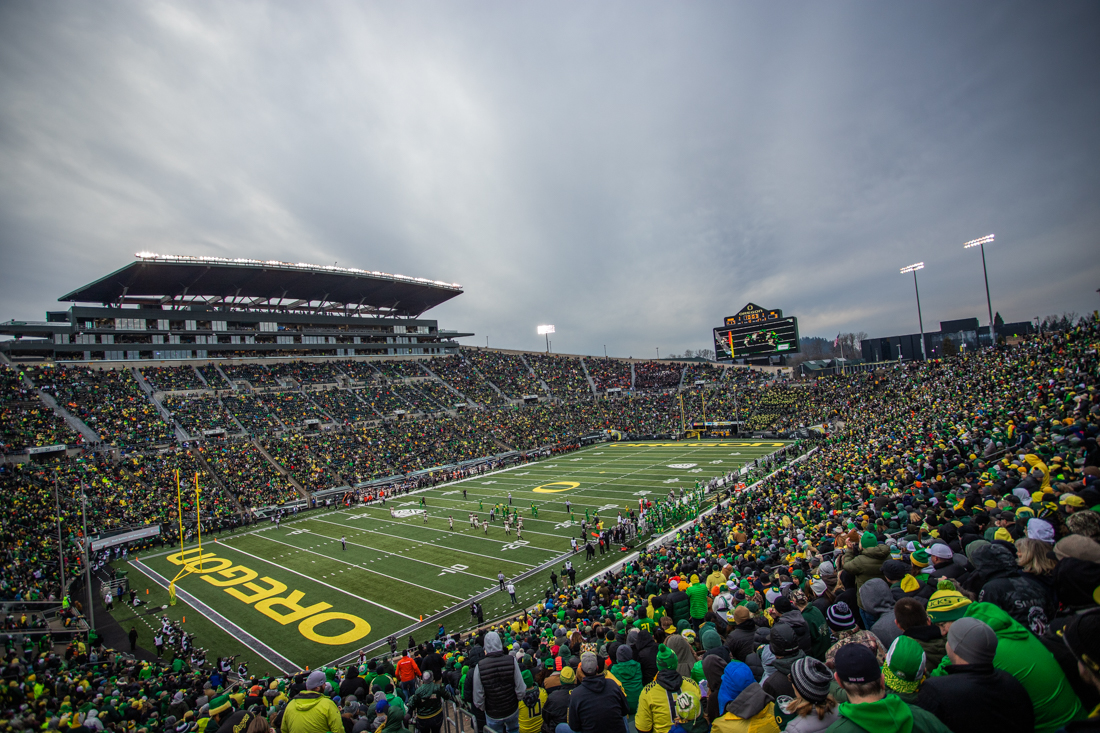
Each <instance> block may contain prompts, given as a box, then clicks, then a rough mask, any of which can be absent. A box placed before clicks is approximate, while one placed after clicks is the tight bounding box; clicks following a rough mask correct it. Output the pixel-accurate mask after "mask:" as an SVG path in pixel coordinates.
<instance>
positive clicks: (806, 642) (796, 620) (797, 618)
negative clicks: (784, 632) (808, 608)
mask: <svg viewBox="0 0 1100 733" xmlns="http://www.w3.org/2000/svg"><path fill="white" fill-rule="evenodd" d="M775 623H776V624H780V623H785V624H787V625H788V626H790V627H791V629H792V630H793V631H794V635H795V638H796V639H797V640H798V648H799V649H801V650H802V651H804V652H809V651H810V625H809V624H808V623H806V618H805V617H804V616H803V615H802V612H801V611H799V610H798V609H797V608H792V609H791V610H790V611H787V612H786V613H784V614H783V615H781V616H780V617H779V618H777V619H776V620H775ZM772 628H775V626H774V624H773V626H772Z"/></svg>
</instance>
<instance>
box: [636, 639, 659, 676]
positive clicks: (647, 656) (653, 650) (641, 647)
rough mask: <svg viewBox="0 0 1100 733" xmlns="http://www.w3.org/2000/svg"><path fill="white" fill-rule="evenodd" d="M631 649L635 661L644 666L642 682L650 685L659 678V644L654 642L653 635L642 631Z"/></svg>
mask: <svg viewBox="0 0 1100 733" xmlns="http://www.w3.org/2000/svg"><path fill="white" fill-rule="evenodd" d="M631 647H632V648H633V651H634V660H635V661H636V662H638V664H640V665H641V666H642V682H643V683H645V684H647V685H648V684H649V683H650V682H652V681H653V678H654V677H656V676H657V642H655V641H653V634H651V633H649V632H648V631H646V630H645V629H642V630H641V631H639V632H638V636H637V637H635V639H634V643H633V644H631Z"/></svg>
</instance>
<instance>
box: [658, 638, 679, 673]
mask: <svg viewBox="0 0 1100 733" xmlns="http://www.w3.org/2000/svg"><path fill="white" fill-rule="evenodd" d="M679 663H680V661H679V659H677V658H676V652H674V651H672V650H671V649H669V648H668V647H667V646H665V645H664V644H661V645H660V646H659V647H657V669H676V666H677V665H678V664H679Z"/></svg>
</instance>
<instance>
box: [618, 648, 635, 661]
mask: <svg viewBox="0 0 1100 733" xmlns="http://www.w3.org/2000/svg"><path fill="white" fill-rule="evenodd" d="M633 659H634V651H633V650H632V649H631V648H630V645H628V644H623V645H622V646H620V647H619V648H618V649H617V650H616V651H615V661H616V662H629V661H632V660H633Z"/></svg>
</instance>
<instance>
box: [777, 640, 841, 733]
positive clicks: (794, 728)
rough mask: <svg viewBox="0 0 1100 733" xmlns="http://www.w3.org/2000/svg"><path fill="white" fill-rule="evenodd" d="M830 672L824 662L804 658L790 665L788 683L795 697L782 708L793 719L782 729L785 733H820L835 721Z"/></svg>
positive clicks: (834, 704) (836, 715) (834, 701)
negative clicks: (830, 692)
mask: <svg viewBox="0 0 1100 733" xmlns="http://www.w3.org/2000/svg"><path fill="white" fill-rule="evenodd" d="M832 680H833V675H832V673H830V672H829V668H828V667H826V666H825V663H824V662H821V661H818V660H817V659H813V658H810V657H807V658H805V659H799V660H798V661H797V662H795V663H794V666H793V667H792V668H791V684H792V685H794V691H795V696H794V698H793V699H792V700H791V702H790V703H788V704H787V706H786V707H785V708H783V712H784V713H786V714H787V715H793V716H794V718H792V719H791V720H790V722H788V723H787V727H786V728H784V729H783V731H784V733H819V732H820V731H823V730H825V729H826V728H828V727H829V726H830V725H832V724H833V722H835V721H836V719H837V717H838V713H837V710H836V706H837V701H836V700H834V699H833V697H832V696H831V695H830V694H829V687H830V683H831V682H832Z"/></svg>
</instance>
